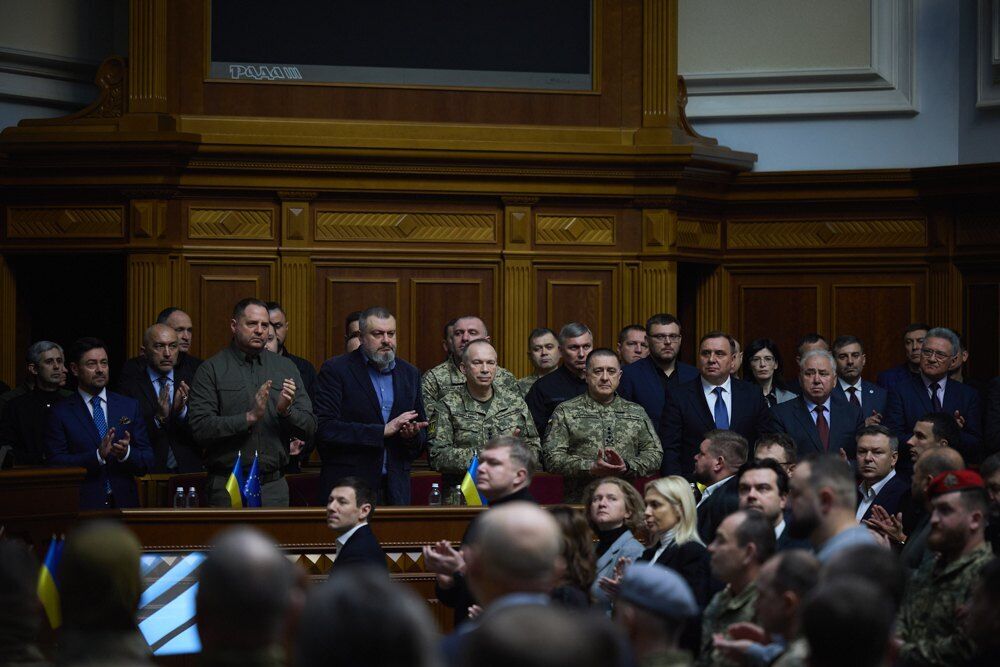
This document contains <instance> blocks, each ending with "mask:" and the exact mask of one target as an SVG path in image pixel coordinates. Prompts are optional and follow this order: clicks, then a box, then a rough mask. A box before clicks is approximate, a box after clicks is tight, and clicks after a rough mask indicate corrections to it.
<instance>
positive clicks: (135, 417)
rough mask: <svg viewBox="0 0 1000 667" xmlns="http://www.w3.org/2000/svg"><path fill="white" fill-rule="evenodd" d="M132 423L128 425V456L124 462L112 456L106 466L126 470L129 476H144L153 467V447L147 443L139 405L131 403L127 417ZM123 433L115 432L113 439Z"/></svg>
mask: <svg viewBox="0 0 1000 667" xmlns="http://www.w3.org/2000/svg"><path fill="white" fill-rule="evenodd" d="M129 419H131V420H132V423H131V424H130V425H129V426H130V427H131V428H129V429H128V430H129V435H130V438H129V454H128V458H127V459H125V460H124V461H118V460H116V459H115V457H114V456H111V457H109V458H108V462H107V464H108V465H111V466H116V467H119V468H121V469H123V470H127V471H128V473H129V474H130V475H136V476H139V475H145V474H146V473H147V472H148V471H149V470H150V469H151V468H153V467H154V465H155V464H154V462H153V447H152V445H150V443H149V434H148V433H147V432H146V422H145V420H144V419H143V418H142V414H141V413H140V411H139V404H138V403H135V402H132V411H131V414H130V415H129ZM123 435H124V434H123V433H120V432H116V433H115V439H116V440H118V439H121V436H123Z"/></svg>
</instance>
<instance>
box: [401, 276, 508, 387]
mask: <svg viewBox="0 0 1000 667" xmlns="http://www.w3.org/2000/svg"><path fill="white" fill-rule="evenodd" d="M410 290H411V291H410V294H411V298H410V322H411V323H412V326H411V328H410V331H409V335H410V341H411V346H412V349H413V350H414V354H413V359H412V360H411V361H412V363H414V364H416V366H417V368H423V369H427V368H433V367H434V366H436V365H437V364H439V363H441V360H442V359H443V358H444V351H443V350H442V349H441V347H440V345H437V346H435V345H434V344H433V342H434V339H435V338H436V339H437V340H438V341H440V340H441V332H443V331H444V326H445V324H447V323H448V321H449V320H451V319H452V318H454V317H458V316H461V315H467V314H480V317H482V318H483V320H484V321H485V323H486V327H487V330H488V331H489V332H490V333H491V334H492V336H495V337H497V339H499V329H498V328H497V324H498V322H497V318H496V317H493V316H492V313H491V312H489V311H490V310H491V308H489V307H487V306H486V303H484V300H485V299H487V298H489V295H487V294H486V293H485V291H484V289H483V279H482V278H473V277H469V278H464V279H463V278H452V277H447V278H446V277H442V278H411V279H410ZM418 334H419V335H418ZM494 344H499V342H498V340H494Z"/></svg>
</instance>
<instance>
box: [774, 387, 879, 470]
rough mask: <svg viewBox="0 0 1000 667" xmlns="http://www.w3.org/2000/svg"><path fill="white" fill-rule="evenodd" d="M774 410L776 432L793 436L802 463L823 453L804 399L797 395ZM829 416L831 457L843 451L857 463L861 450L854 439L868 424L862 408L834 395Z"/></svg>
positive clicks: (821, 444) (829, 450)
mask: <svg viewBox="0 0 1000 667" xmlns="http://www.w3.org/2000/svg"><path fill="white" fill-rule="evenodd" d="M771 410H772V411H773V412H774V426H775V429H776V430H778V431H779V432H781V433H787V434H788V435H790V436H792V440H794V441H795V445H796V447H797V449H798V454H799V460H800V461H801V460H802V459H804V458H805V457H807V456H809V455H810V454H815V453H822V452H823V443H822V442H820V439H819V431H818V430H817V429H816V423H815V422H814V421H813V418H812V414H810V412H809V407H808V406H807V405H806V401H805V399H804V398H803V397H801V396H797V397H795V398H794V399H792V400H790V401H785V402H784V403H779V404H778V405H776V406H774V407H773V408H771ZM825 416H826V420H827V423H828V424H829V425H830V448H829V449H828V450H827V451H828V452H829V453H830V454H837V453H838V452H839V451H840V450H841V449H843V450H844V451H845V452H847V458H848V459H849V460H854V458H855V455H856V453H857V451H858V444H857V440H855V437H854V436H855V434H856V433H857V432H858V429H859V428H861V427H862V426H864V423H865V420H864V419H862V417H861V411H860V410H859V409H858V406H856V405H854V404H853V403H851V402H850V401H848V400H847V399H846V398H841V397H840V396H838V395H837V394H832V395H831V396H830V412H829V414H827V415H825Z"/></svg>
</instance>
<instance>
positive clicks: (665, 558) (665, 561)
mask: <svg viewBox="0 0 1000 667" xmlns="http://www.w3.org/2000/svg"><path fill="white" fill-rule="evenodd" d="M659 548H660V545H658V544H656V545H654V546H652V547H650V548H649V549H646V550H645V551H644V552H643V553H642V557H641V558H640V559H639V560H641V561H647V562H648V561H652V560H653V556H654V555H656V550H657V549H659ZM708 560H709V557H708V549H706V548H705V547H704V546H703V545H701V544H698V543H697V542H685V543H684V544H680V545H678V544H672V545H670V546H669V547H667V548H666V550H664V552H663V553H662V554H660V557H659V558H657V559H656V561H654V562H655V563H656V564H657V565H662V566H663V567H669V568H670V569H671V570H674V571H675V572H677V574H679V575H681V576H682V577H684V581H686V582H687V583H688V586H690V587H691V592H692V593H694V599H695V600H697V601H698V607H700V608H701V609H704V608H705V605H707V604H708V583H709V582H708V580H709V576H710V575H709V568H708Z"/></svg>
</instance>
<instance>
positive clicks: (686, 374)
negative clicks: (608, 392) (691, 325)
mask: <svg viewBox="0 0 1000 667" xmlns="http://www.w3.org/2000/svg"><path fill="white" fill-rule="evenodd" d="M674 373H676V374H677V383H678V384H683V383H685V382H690V381H691V380H694V379H695V378H697V377H698V369H697V368H695V367H694V366H691V365H689V364H685V363H683V362H681V361H678V362H677V365H676V367H675V368H674ZM662 376H663V371H661V370H660V367H659V366H657V365H656V362H655V361H653V358H652V357H643V358H642V359H640V360H639V361H636V362H635V363H632V364H629V365H628V366H626V367H625V368H623V369H622V380H621V383H620V384H619V385H618V395H619V396H621V397H622V398H624V399H625V400H626V401H632V402H633V403H638V404H639V405H641V406H642V407H643V408H645V410H646V414H647V415H649V420H650V421H651V422H653V423H654V424H659V423H660V415H662V414H663V405H664V403H666V399H667V395H666V392H664V391H663V379H662ZM671 386H673V385H671Z"/></svg>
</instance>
